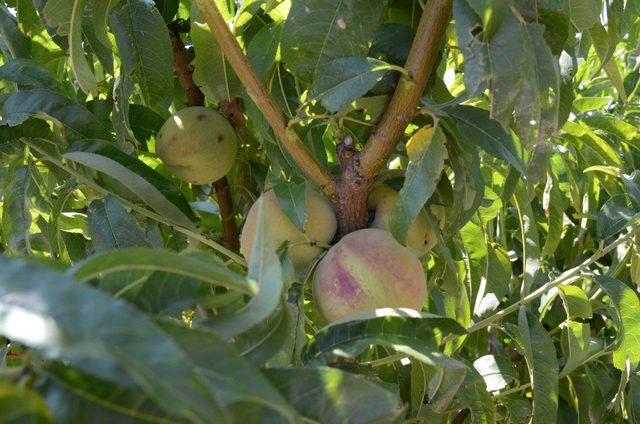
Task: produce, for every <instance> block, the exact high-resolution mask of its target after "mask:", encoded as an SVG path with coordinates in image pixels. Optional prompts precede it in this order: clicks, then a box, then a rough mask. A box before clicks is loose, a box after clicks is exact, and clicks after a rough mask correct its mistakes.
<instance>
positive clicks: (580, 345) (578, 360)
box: [560, 320, 603, 378]
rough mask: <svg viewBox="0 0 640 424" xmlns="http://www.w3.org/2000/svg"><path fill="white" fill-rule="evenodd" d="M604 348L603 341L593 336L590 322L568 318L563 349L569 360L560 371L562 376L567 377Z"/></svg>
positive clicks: (563, 335)
mask: <svg viewBox="0 0 640 424" xmlns="http://www.w3.org/2000/svg"><path fill="white" fill-rule="evenodd" d="M602 348H603V344H602V342H601V341H600V340H598V339H594V338H593V337H591V326H590V325H589V324H588V323H581V322H575V321H571V320H567V325H566V327H565V328H563V329H562V350H563V352H564V353H565V357H566V358H567V360H566V362H565V364H564V367H563V368H562V371H561V372H560V378H562V377H566V376H567V375H569V374H571V373H572V372H573V371H575V370H576V369H578V368H579V367H580V366H582V365H583V363H585V362H587V361H588V360H589V359H593V358H594V355H596V354H598V353H600V352H601V351H602Z"/></svg>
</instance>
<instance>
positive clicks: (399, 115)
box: [360, 0, 452, 178]
mask: <svg viewBox="0 0 640 424" xmlns="http://www.w3.org/2000/svg"><path fill="white" fill-rule="evenodd" d="M451 7H452V0H429V2H427V6H426V7H425V9H424V11H423V12H422V18H421V19H420V24H419V25H418V30H417V32H416V37H415V39H414V40H413V45H412V46H411V50H410V51H409V57H408V58H407V62H406V63H405V65H404V68H405V69H406V70H407V71H408V75H407V76H405V75H403V76H401V78H400V81H399V83H398V87H397V88H396V91H395V93H394V94H393V97H392V98H391V101H390V102H389V106H388V107H387V110H386V111H385V113H384V115H383V116H382V119H381V121H380V124H379V125H378V128H377V129H376V131H375V132H374V133H373V135H372V136H371V138H370V139H369V141H367V144H365V146H364V147H363V149H362V151H361V152H360V169H361V173H362V174H363V175H364V176H365V177H366V178H373V177H375V176H376V175H377V174H378V172H380V170H381V169H382V168H383V167H384V166H385V164H386V163H387V160H388V159H389V156H390V155H391V153H393V151H394V149H395V147H396V145H397V144H398V141H399V140H400V137H401V136H402V134H403V133H404V130H405V128H406V127H407V124H408V123H409V121H410V120H411V117H412V116H413V113H414V111H415V109H416V106H417V105H418V101H419V100H420V97H421V96H422V93H423V91H424V88H425V85H426V83H427V79H428V78H429V75H430V74H431V70H432V68H433V65H434V64H435V62H436V59H437V57H438V52H439V50H440V45H441V42H442V38H443V36H444V34H445V32H446V29H447V26H448V25H449V20H450V17H451Z"/></svg>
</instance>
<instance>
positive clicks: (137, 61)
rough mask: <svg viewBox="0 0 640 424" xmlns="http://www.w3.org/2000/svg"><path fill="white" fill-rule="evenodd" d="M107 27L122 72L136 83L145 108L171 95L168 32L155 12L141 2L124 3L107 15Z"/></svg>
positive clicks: (152, 8) (171, 83) (146, 3)
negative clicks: (114, 42) (119, 60)
mask: <svg viewBox="0 0 640 424" xmlns="http://www.w3.org/2000/svg"><path fill="white" fill-rule="evenodd" d="M111 28H112V29H113V32H114V34H115V37H116V43H117V44H118V52H119V54H120V59H121V61H122V64H123V66H124V69H125V72H126V73H127V75H129V77H131V79H132V80H133V81H135V82H136V83H138V85H139V86H140V91H141V92H142V98H143V99H144V102H145V104H146V105H147V106H155V105H157V104H159V103H162V102H164V101H165V100H167V99H169V98H170V97H171V96H172V94H173V60H172V52H171V41H170V39H169V31H168V29H167V26H166V24H165V22H164V20H163V19H162V16H160V13H159V12H158V10H157V9H156V8H155V7H153V5H152V4H151V3H150V2H148V1H145V0H127V1H126V2H125V3H124V5H123V6H122V7H121V8H120V9H118V10H116V11H114V12H113V13H112V14H111Z"/></svg>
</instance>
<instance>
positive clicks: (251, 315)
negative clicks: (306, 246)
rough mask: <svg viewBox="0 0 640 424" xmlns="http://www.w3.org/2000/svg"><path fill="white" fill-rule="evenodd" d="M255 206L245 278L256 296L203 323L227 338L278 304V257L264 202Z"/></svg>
mask: <svg viewBox="0 0 640 424" xmlns="http://www.w3.org/2000/svg"><path fill="white" fill-rule="evenodd" d="M259 202H260V205H259V207H258V224H257V228H256V236H255V240H254V242H253V251H252V252H251V261H250V262H249V279H250V280H252V281H253V282H255V283H257V284H258V286H259V287H260V291H259V292H258V295H257V296H255V297H254V298H253V299H251V301H250V302H249V303H248V304H247V305H246V306H245V307H244V308H242V309H240V310H239V311H237V312H235V313H233V314H228V315H222V316H219V317H215V318H212V319H210V320H208V321H207V322H206V323H205V325H206V326H207V327H209V328H211V329H213V330H214V331H216V332H217V333H219V334H221V335H223V336H224V337H227V338H232V337H235V336H237V335H239V334H242V333H244V332H245V331H247V330H249V329H251V328H252V327H254V326H256V325H257V324H259V323H260V322H262V321H264V320H265V319H267V318H268V317H269V315H271V314H272V313H273V312H274V311H275V310H276V308H277V307H278V305H279V304H280V303H281V299H282V291H283V289H284V286H283V279H282V269H281V267H280V260H279V259H278V255H277V254H276V247H275V246H274V244H273V240H272V239H271V233H270V229H269V226H268V225H267V217H266V213H265V207H264V202H263V200H262V198H261V200H259Z"/></svg>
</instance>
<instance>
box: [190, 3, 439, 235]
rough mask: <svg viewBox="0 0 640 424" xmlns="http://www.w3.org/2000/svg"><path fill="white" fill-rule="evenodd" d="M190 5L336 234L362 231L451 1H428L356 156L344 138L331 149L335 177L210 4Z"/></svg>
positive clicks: (423, 83) (416, 99)
mask: <svg viewBox="0 0 640 424" xmlns="http://www.w3.org/2000/svg"><path fill="white" fill-rule="evenodd" d="M196 3H197V5H198V8H199V9H200V12H201V13H202V15H203V16H204V18H205V20H206V22H207V24H208V25H209V28H210V29H211V32H212V34H213V36H214V37H215V39H216V41H217V42H218V44H219V45H220V48H221V49H222V52H223V53H224V56H225V58H226V59H227V60H228V61H229V63H230V64H231V67H232V68H233V70H234V71H235V73H236V74H237V75H238V78H239V79H240V82H241V83H242V84H243V86H244V87H245V89H246V90H247V93H248V94H249V96H250V97H251V99H252V100H253V101H254V103H255V104H256V106H257V107H258V109H260V111H261V112H262V114H263V115H264V117H265V118H266V120H267V122H269V125H270V126H271V128H272V130H273V132H274V134H275V136H276V138H277V139H278V141H279V142H280V143H281V144H282V146H283V147H284V148H285V150H286V151H287V152H288V153H289V155H290V156H291V157H292V159H293V161H294V162H295V163H296V165H298V167H299V168H300V169H301V170H302V171H303V172H304V173H305V175H306V176H307V178H308V179H309V180H311V181H312V182H313V183H314V184H316V185H317V186H318V187H319V188H320V189H321V190H322V191H323V193H324V194H325V195H326V196H327V197H328V198H329V199H330V200H331V201H332V203H333V205H334V207H335V209H336V213H337V217H338V226H339V229H340V231H339V232H340V234H341V235H344V234H347V233H349V232H351V231H354V230H357V229H359V228H363V227H365V226H366V225H367V223H368V219H369V215H368V211H367V205H366V200H367V194H368V192H369V189H370V187H371V185H372V184H373V181H374V180H375V177H376V176H377V175H378V174H379V173H380V171H381V170H383V169H384V167H385V165H386V163H387V160H388V159H389V156H390V155H391V154H392V153H393V151H394V150H395V147H396V145H397V144H398V142H399V140H400V138H401V136H402V134H403V133H404V130H405V128H406V126H407V125H408V124H409V122H410V121H411V118H412V117H413V114H414V112H415V110H416V107H417V106H418V102H419V100H420V97H421V96H422V93H423V92H424V89H425V86H426V83H427V80H428V78H429V75H430V74H431V70H432V68H433V66H434V64H435V62H436V59H437V57H438V54H439V51H440V46H441V43H442V39H443V36H444V34H445V32H446V29H447V26H448V25H449V20H450V17H451V9H452V0H430V1H429V2H428V3H427V6H426V7H425V9H424V11H423V14H422V18H421V19H420V23H419V25H418V30H417V32H416V36H415V38H414V41H413V45H412V46H411V50H410V52H409V56H408V59H407V62H406V63H405V66H404V67H403V71H404V72H402V75H401V77H400V81H399V83H398V86H397V88H396V91H395V93H394V94H393V96H392V98H391V101H390V103H389V106H388V107H387V110H386V111H385V113H384V115H383V116H382V119H381V121H380V123H379V125H378V127H377V128H376V130H375V131H374V133H373V135H372V136H371V137H370V138H369V140H368V141H367V143H366V144H365V145H364V147H363V148H362V150H361V151H360V152H356V151H355V149H354V148H353V146H349V145H346V144H345V143H344V140H343V142H342V143H339V144H338V145H337V153H338V158H339V161H340V165H341V168H342V173H341V175H340V177H339V178H336V177H335V176H333V175H332V174H331V173H330V172H329V171H328V170H327V169H325V168H324V167H323V166H322V165H321V164H320V162H318V160H317V159H316V158H315V157H314V156H313V155H312V154H311V152H310V151H309V150H308V149H307V148H306V146H305V145H304V144H303V143H302V141H301V140H300V137H299V136H298V135H297V133H296V132H295V131H294V130H293V129H292V128H290V127H289V125H288V123H287V122H286V120H285V117H284V114H283V112H282V110H281V109H280V108H279V107H278V105H277V104H276V102H275V101H274V100H273V98H272V96H271V94H270V93H269V91H268V90H267V89H266V87H265V86H264V84H263V83H262V81H261V80H260V78H259V77H258V75H257V74H256V72H255V71H254V69H253V68H252V66H251V64H250V63H249V60H248V59H247V57H246V56H245V54H244V52H243V51H242V48H241V47H240V45H239V44H238V41H237V40H236V38H235V36H234V34H233V33H232V32H231V30H230V29H229V26H228V25H227V23H226V21H225V20H224V18H223V16H222V14H221V13H220V10H219V9H218V7H217V5H216V2H215V0H196Z"/></svg>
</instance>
